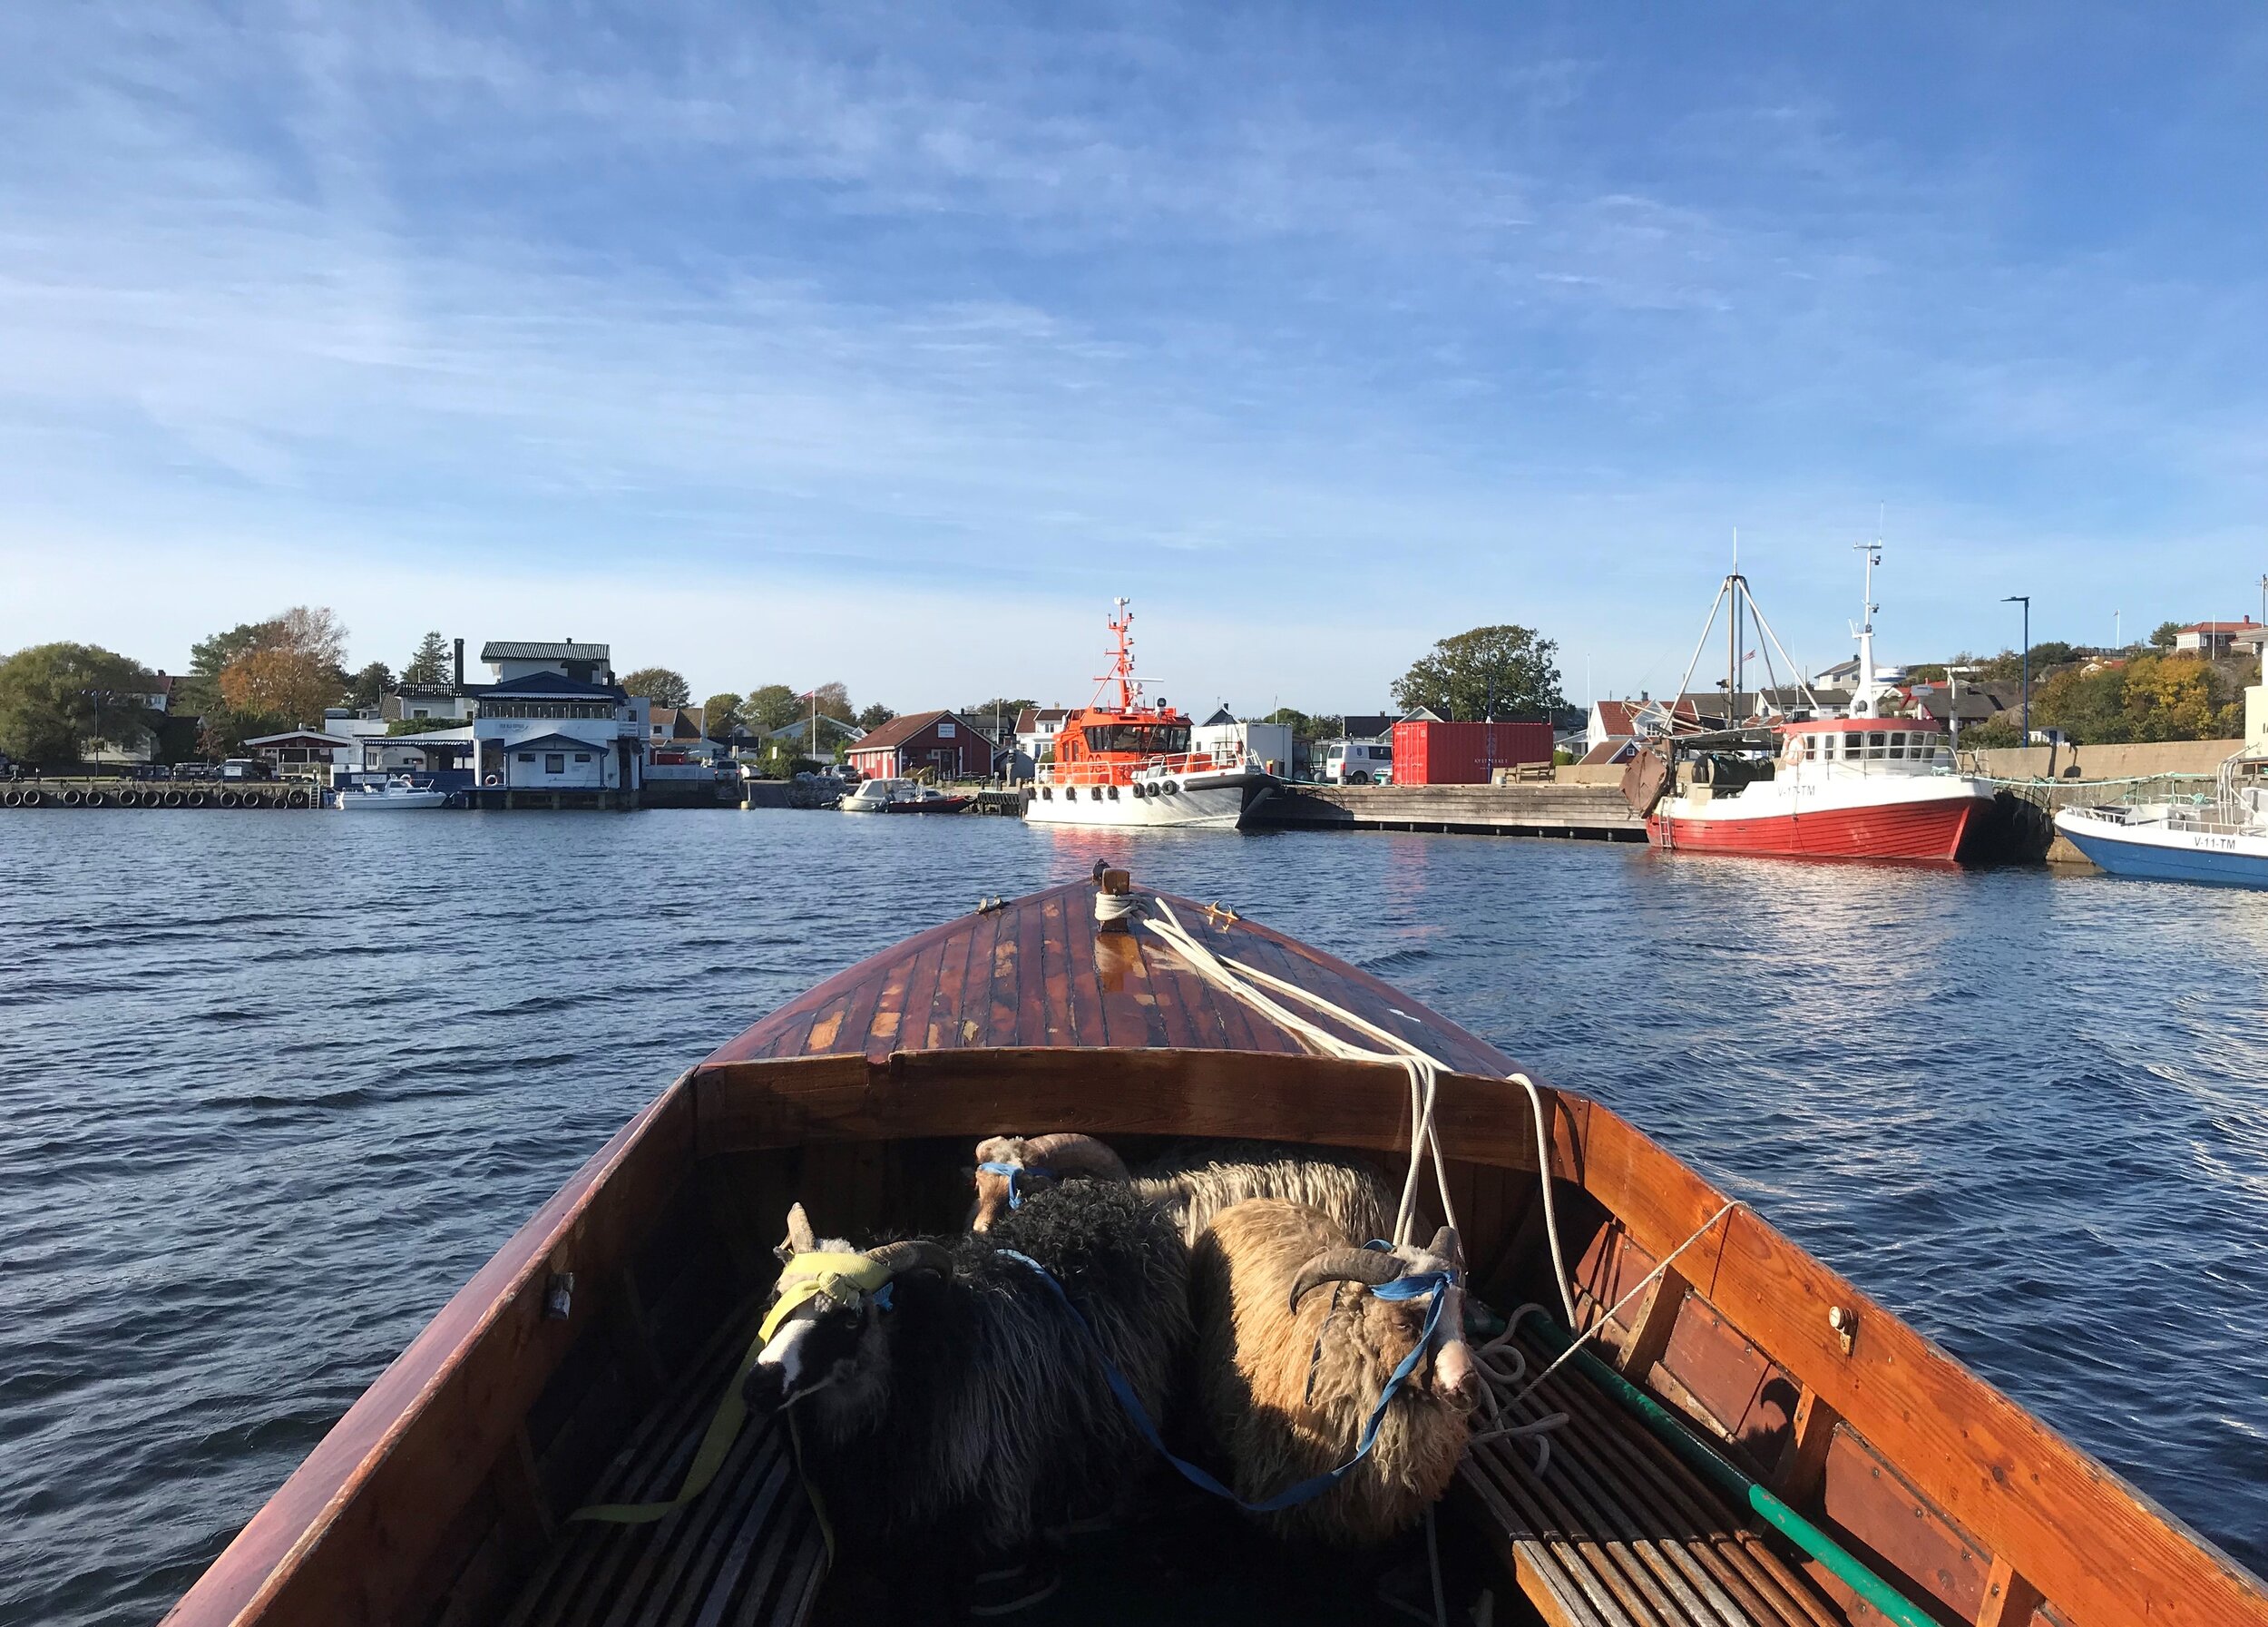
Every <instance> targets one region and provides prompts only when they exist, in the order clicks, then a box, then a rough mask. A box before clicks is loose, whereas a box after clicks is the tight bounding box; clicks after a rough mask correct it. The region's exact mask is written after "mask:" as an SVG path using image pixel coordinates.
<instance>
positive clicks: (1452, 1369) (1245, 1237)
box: [1189, 1198, 1480, 1546]
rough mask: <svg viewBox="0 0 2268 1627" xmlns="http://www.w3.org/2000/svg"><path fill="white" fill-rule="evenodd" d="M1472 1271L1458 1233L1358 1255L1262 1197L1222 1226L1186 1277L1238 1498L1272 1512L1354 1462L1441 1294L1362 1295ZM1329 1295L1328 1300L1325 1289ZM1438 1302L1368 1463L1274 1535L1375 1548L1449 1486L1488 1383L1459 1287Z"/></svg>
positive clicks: (1348, 1236)
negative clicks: (1271, 1501) (1276, 1503)
mask: <svg viewBox="0 0 2268 1627" xmlns="http://www.w3.org/2000/svg"><path fill="white" fill-rule="evenodd" d="M1462 1267H1463V1259H1462V1253H1461V1249H1460V1247H1459V1245H1458V1241H1457V1234H1456V1232H1455V1231H1454V1230H1452V1229H1451V1228H1449V1227H1447V1226H1444V1227H1442V1229H1441V1230H1439V1231H1438V1232H1437V1233H1436V1234H1435V1235H1434V1238H1433V1241H1432V1246H1431V1247H1429V1248H1426V1249H1417V1248H1413V1247H1409V1246H1404V1247H1402V1248H1398V1249H1394V1250H1379V1249H1365V1248H1362V1247H1360V1246H1359V1245H1358V1243H1357V1241H1356V1240H1355V1237H1354V1233H1352V1232H1350V1231H1348V1230H1346V1229H1345V1228H1344V1227H1342V1226H1340V1225H1338V1224H1337V1223H1336V1222H1334V1220H1332V1219H1331V1217H1330V1216H1328V1215H1325V1214H1324V1213H1323V1212H1322V1211H1321V1210H1315V1209H1313V1208H1310V1207H1308V1206H1306V1205H1305V1204H1299V1203H1290V1202H1285V1201H1281V1200H1276V1199H1266V1198H1262V1199H1255V1200H1251V1201H1246V1202H1243V1203H1238V1204H1235V1205H1233V1206H1231V1207H1229V1208H1227V1209H1225V1210H1221V1211H1220V1212H1219V1213H1218V1214H1217V1215H1215V1216H1214V1217H1213V1220H1212V1224H1211V1226H1210V1227H1209V1228H1208V1229H1207V1230H1206V1232H1205V1234H1204V1236H1203V1237H1202V1238H1201V1239H1200V1240H1199V1241H1198V1246H1197V1249H1196V1250H1195V1252H1194V1253H1193V1255H1192V1256H1191V1259H1190V1268H1189V1269H1190V1298H1191V1308H1192V1312H1193V1314H1194V1316H1195V1318H1196V1320H1197V1329H1198V1334H1197V1337H1198V1346H1197V1364H1198V1398H1199V1403H1200V1406H1201V1408H1202V1411H1203V1414H1204V1417H1205V1422H1206V1423H1207V1426H1208V1427H1209V1428H1210V1430H1211V1433H1212V1436H1213V1440H1214V1444H1215V1446H1217V1449H1218V1450H1219V1453H1220V1455H1221V1456H1222V1458H1223V1459H1224V1461H1225V1462H1226V1464H1227V1468H1228V1475H1227V1481H1228V1484H1229V1485H1230V1487H1231V1488H1232V1489H1233V1490H1234V1491H1235V1492H1236V1494H1237V1496H1238V1497H1239V1498H1240V1499H1241V1500H1243V1501H1244V1502H1246V1503H1247V1504H1251V1503H1258V1502H1262V1501H1264V1500H1266V1499H1267V1498H1270V1497H1272V1496H1274V1495H1277V1494H1279V1493H1281V1492H1283V1491H1285V1490H1286V1489H1287V1488H1288V1487H1290V1486H1293V1485H1297V1484H1298V1483H1300V1482H1301V1481H1303V1480H1305V1479H1307V1478H1308V1477H1309V1476H1311V1475H1319V1474H1322V1473H1323V1472H1324V1471H1325V1470H1327V1469H1331V1468H1334V1467H1335V1466H1336V1465H1339V1464H1342V1463H1344V1462H1345V1461H1346V1460H1347V1459H1349V1458H1350V1457H1352V1456H1354V1453H1355V1450H1356V1447H1357V1446H1358V1444H1359V1441H1360V1438H1361V1436H1362V1433H1363V1429H1364V1425H1365V1423H1366V1422H1367V1421H1368V1419H1369V1417H1370V1415H1371V1412H1372V1410H1373V1408H1374V1406H1375V1405H1376V1403H1377V1400H1378V1397H1379V1396H1380V1394H1381V1392H1382V1391H1383V1388H1384V1387H1385V1386H1386V1384H1387V1382H1388V1379H1389V1377H1390V1376H1391V1375H1392V1374H1393V1371H1394V1369H1395V1367H1397V1365H1398V1364H1399V1363H1400V1362H1401V1361H1402V1360H1403V1358H1404V1357H1407V1356H1408V1355H1409V1354H1410V1353H1411V1351H1412V1350H1413V1348H1415V1347H1416V1345H1417V1343H1418V1341H1419V1339H1420V1338H1421V1337H1422V1335H1423V1333H1424V1330H1425V1327H1426V1321H1427V1317H1428V1313H1429V1311H1431V1310H1432V1303H1431V1297H1428V1298H1426V1299H1406V1300H1390V1299H1381V1298H1379V1297H1377V1296H1376V1294H1374V1293H1372V1292H1365V1291H1363V1289H1364V1287H1367V1288H1370V1289H1376V1288H1378V1287H1380V1286H1382V1285H1383V1284H1385V1283H1388V1282H1392V1281H1393V1280H1395V1279H1400V1278H1402V1277H1404V1276H1407V1275H1410V1274H1412V1273H1413V1272H1436V1271H1440V1272H1450V1273H1461V1270H1462ZM1351 1285H1352V1286H1353V1289H1354V1291H1349V1289H1350V1286H1351ZM1325 1287H1328V1288H1329V1289H1330V1290H1331V1291H1330V1292H1328V1293H1318V1292H1315V1289H1321V1288H1325ZM1437 1292H1438V1294H1439V1296H1440V1297H1441V1299H1442V1304H1441V1305H1440V1308H1439V1317H1438V1321H1437V1324H1436V1327H1435V1328H1434V1332H1433V1334H1432V1339H1431V1341H1430V1343H1431V1349H1430V1351H1429V1353H1428V1354H1429V1357H1430V1359H1427V1358H1424V1357H1422V1358H1421V1360H1420V1365H1419V1366H1418V1367H1417V1368H1416V1369H1415V1370H1414V1371H1413V1373H1412V1374H1411V1376H1410V1377H1409V1379H1408V1381H1407V1382H1406V1383H1405V1384H1404V1385H1403V1388H1402V1390H1401V1392H1400V1393H1399V1394H1398V1395H1397V1396H1396V1397H1395V1398H1394V1399H1393V1402H1392V1404H1391V1405H1389V1406H1387V1408H1386V1410H1385V1415H1384V1417H1383V1422H1382V1424H1381V1426H1380V1429H1379V1433H1378V1438H1377V1443H1376V1445H1375V1446H1374V1447H1373V1449H1372V1451H1371V1453H1370V1455H1368V1456H1367V1457H1365V1458H1364V1460H1363V1461H1362V1463H1361V1464H1360V1465H1357V1466H1356V1467H1355V1468H1354V1470H1353V1471H1352V1472H1351V1473H1350V1474H1348V1475H1347V1476H1346V1477H1345V1478H1344V1480H1342V1481H1340V1482H1339V1484H1338V1485H1334V1486H1333V1487H1331V1488H1330V1489H1329V1490H1327V1491H1325V1492H1324V1493H1322V1494H1321V1495H1318V1496H1315V1497H1314V1498H1312V1499H1311V1500H1309V1501H1307V1502H1305V1503H1301V1504H1295V1505H1294V1506H1293V1507H1290V1508H1287V1509H1284V1510H1282V1511H1280V1512H1276V1513H1272V1514H1262V1515H1260V1516H1259V1517H1260V1518H1261V1519H1262V1520H1263V1521H1264V1523H1266V1524H1268V1525H1269V1526H1270V1527H1271V1528H1273V1529H1274V1530H1275V1531H1276V1534H1279V1535H1282V1536H1286V1537H1290V1538H1314V1539H1319V1540H1322V1541H1325V1542H1327V1543H1331V1544H1338V1545H1344V1546H1374V1545H1376V1544H1380V1543H1383V1542H1385V1541H1386V1540H1388V1539H1389V1538H1391V1537H1392V1536H1393V1535H1394V1534H1396V1533H1398V1532H1401V1531H1403V1530H1405V1529H1407V1528H1408V1526H1409V1525H1410V1524H1412V1523H1413V1521H1415V1520H1416V1519H1417V1518H1418V1517H1419V1516H1420V1515H1422V1514H1423V1513H1424V1511H1425V1509H1426V1508H1427V1507H1428V1506H1429V1505H1430V1504H1432V1503H1433V1502H1434V1501H1435V1500H1437V1499H1438V1498H1439V1497H1440V1496H1441V1495H1442V1493H1443V1492H1444V1491H1445V1490H1446V1489H1447V1488H1448V1485H1449V1482H1450V1479H1451V1476H1452V1475H1454V1474H1455V1472H1456V1468H1457V1460H1458V1458H1459V1457H1460V1456H1461V1455H1462V1454H1463V1452H1464V1449H1465V1445H1466V1442H1467V1441H1468V1439H1469V1438H1470V1436H1471V1409H1472V1406H1473V1405H1474V1403H1475V1402H1476V1401H1477V1400H1478V1399H1479V1392H1480V1378H1479V1375H1478V1374H1477V1373H1476V1372H1475V1370H1474V1365H1473V1357H1472V1351H1471V1347H1470V1346H1468V1345H1467V1344H1466V1342H1465V1338H1464V1328H1463V1316H1464V1304H1463V1299H1464V1294H1463V1290H1462V1289H1461V1287H1460V1286H1458V1279H1457V1276H1456V1275H1452V1276H1451V1277H1450V1278H1449V1280H1448V1283H1447V1284H1446V1285H1445V1286H1443V1287H1442V1288H1440V1289H1438V1290H1437Z"/></svg>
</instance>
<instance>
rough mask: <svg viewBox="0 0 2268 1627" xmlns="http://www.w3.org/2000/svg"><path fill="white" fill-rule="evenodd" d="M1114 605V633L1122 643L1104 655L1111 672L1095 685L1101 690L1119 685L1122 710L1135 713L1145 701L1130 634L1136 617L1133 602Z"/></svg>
mask: <svg viewBox="0 0 2268 1627" xmlns="http://www.w3.org/2000/svg"><path fill="white" fill-rule="evenodd" d="M1110 603H1111V604H1112V606H1113V607H1114V608H1113V610H1112V613H1111V616H1110V631H1111V632H1112V633H1114V634H1115V635H1116V636H1117V639H1118V642H1117V643H1116V644H1114V645H1113V646H1112V647H1111V648H1110V649H1109V650H1107V651H1105V652H1104V653H1105V654H1107V655H1109V656H1110V671H1108V672H1106V673H1104V674H1103V675H1102V676H1101V677H1100V678H1098V679H1096V680H1095V682H1096V684H1097V685H1099V686H1101V685H1108V684H1110V683H1114V682H1115V683H1116V684H1117V685H1118V686H1119V711H1133V710H1134V709H1135V708H1136V706H1137V705H1139V703H1140V701H1141V698H1142V682H1141V680H1140V679H1139V678H1137V677H1135V676H1134V640H1133V638H1132V636H1131V634H1130V632H1129V630H1130V629H1131V628H1132V627H1133V625H1134V613H1133V612H1132V611H1131V610H1129V609H1128V608H1127V605H1128V603H1129V602H1128V601H1127V600H1126V599H1125V598H1123V597H1121V598H1118V599H1113V600H1112V601H1111V602H1110ZM1101 696H1102V690H1101V688H1100V687H1098V688H1097V690H1096V691H1095V697H1096V699H1097V700H1100V699H1101Z"/></svg>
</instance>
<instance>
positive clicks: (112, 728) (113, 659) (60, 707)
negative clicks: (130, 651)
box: [0, 643, 157, 763]
mask: <svg viewBox="0 0 2268 1627" xmlns="http://www.w3.org/2000/svg"><path fill="white" fill-rule="evenodd" d="M156 688H157V680H156V678H155V677H154V676H152V673H151V672H150V671H149V669H147V668H146V667H144V666H143V665H142V663H141V662H137V661H132V660H129V659H128V658H127V657H125V656H123V655H120V654H117V653H115V652H112V651H109V650H105V649H103V648H102V647H101V646H100V645H98V644H70V643H56V644H34V645H32V646H31V647H30V648H28V649H24V650H18V651H17V652H15V654H13V655H11V656H9V657H8V658H7V659H6V660H5V661H0V751H5V752H6V753H7V754H8V755H9V756H10V757H15V758H21V759H23V760H25V761H29V762H41V763H61V762H75V761H77V760H78V757H79V753H80V751H81V750H83V747H84V746H85V745H86V744H88V743H90V742H95V741H100V742H103V743H106V744H109V745H112V746H134V745H138V744H140V743H141V742H142V740H146V739H147V738H149V736H150V735H151V734H152V732H153V731H154V722H155V720H154V717H153V715H152V712H151V711H150V710H149V697H150V694H151V692H152V691H154V690H155V689H156Z"/></svg>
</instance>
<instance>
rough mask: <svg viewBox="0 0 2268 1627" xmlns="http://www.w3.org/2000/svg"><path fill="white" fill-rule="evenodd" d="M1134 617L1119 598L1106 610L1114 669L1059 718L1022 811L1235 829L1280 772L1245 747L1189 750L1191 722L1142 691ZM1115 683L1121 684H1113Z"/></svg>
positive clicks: (1069, 820)
mask: <svg viewBox="0 0 2268 1627" xmlns="http://www.w3.org/2000/svg"><path fill="white" fill-rule="evenodd" d="M1133 624H1134V615H1133V613H1132V612H1131V611H1129V609H1128V608H1127V602H1126V601H1125V600H1124V599H1120V600H1119V601H1118V602H1117V608H1116V610H1115V612H1114V613H1113V614H1112V616H1111V618H1110V632H1111V633H1112V634H1113V635H1114V637H1115V639H1116V643H1115V645H1114V647H1113V648H1112V650H1111V652H1110V657H1111V668H1110V674H1109V675H1108V676H1107V677H1105V678H1103V679H1101V680H1100V685H1101V687H1100V688H1099V689H1098V690H1097V691H1095V698H1094V700H1093V701H1090V702H1089V703H1088V704H1087V705H1086V706H1084V707H1081V708H1080V710H1079V711H1075V712H1073V713H1071V715H1070V717H1068V718H1066V719H1065V720H1063V726H1062V728H1061V730H1058V731H1057V733H1056V735H1055V746H1054V750H1055V760H1053V761H1052V762H1048V763H1042V764H1041V765H1040V767H1039V769H1038V770H1037V772H1036V774H1035V776H1034V779H1033V783H1032V788H1031V796H1030V797H1029V798H1028V799H1026V801H1025V803H1024V818H1026V819H1029V820H1031V821H1032V822H1034V823H1036V824H1041V825H1110V826H1156V827H1178V828H1185V829H1189V828H1201V829H1214V830H1230V829H1234V828H1237V826H1239V825H1241V824H1243V823H1244V820H1245V816H1246V814H1248V813H1249V812H1251V810H1252V809H1253V808H1254V807H1255V806H1256V804H1257V803H1258V802H1259V800H1260V799H1262V798H1263V797H1265V796H1266V795H1267V794H1268V792H1269V791H1270V790H1272V789H1274V788H1275V786H1276V778H1275V776H1274V775H1272V774H1270V773H1269V772H1268V771H1267V770H1266V769H1265V768H1263V767H1262V766H1261V765H1260V764H1259V763H1257V762H1256V761H1254V760H1252V759H1251V757H1250V756H1249V755H1248V754H1246V753H1244V752H1241V751H1223V752H1212V751H1192V750H1189V735H1190V729H1191V726H1192V725H1191V720H1190V719H1189V718H1188V716H1187V715H1185V714H1184V713H1182V712H1179V711H1175V710H1174V708H1173V707H1172V706H1170V705H1168V703H1167V702H1166V701H1164V700H1163V699H1160V700H1159V701H1158V702H1157V703H1156V704H1154V705H1153V704H1150V703H1149V702H1148V701H1145V700H1144V699H1143V695H1142V685H1141V681H1140V680H1139V679H1137V678H1136V677H1135V676H1134V644H1133V640H1132V639H1131V637H1130V636H1129V631H1130V629H1131V628H1132V626H1133ZM1114 691H1115V692H1114Z"/></svg>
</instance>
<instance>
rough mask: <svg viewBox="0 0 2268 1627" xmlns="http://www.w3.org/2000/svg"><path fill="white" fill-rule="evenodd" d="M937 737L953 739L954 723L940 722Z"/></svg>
mask: <svg viewBox="0 0 2268 1627" xmlns="http://www.w3.org/2000/svg"><path fill="white" fill-rule="evenodd" d="M937 738H938V739H939V740H951V739H952V738H953V725H952V724H950V723H940V724H938V725H937Z"/></svg>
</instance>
